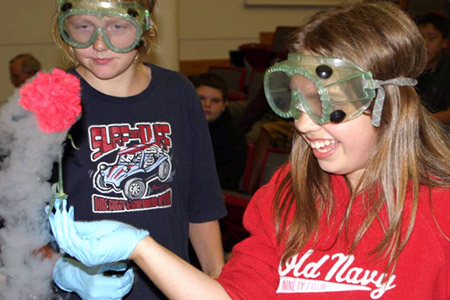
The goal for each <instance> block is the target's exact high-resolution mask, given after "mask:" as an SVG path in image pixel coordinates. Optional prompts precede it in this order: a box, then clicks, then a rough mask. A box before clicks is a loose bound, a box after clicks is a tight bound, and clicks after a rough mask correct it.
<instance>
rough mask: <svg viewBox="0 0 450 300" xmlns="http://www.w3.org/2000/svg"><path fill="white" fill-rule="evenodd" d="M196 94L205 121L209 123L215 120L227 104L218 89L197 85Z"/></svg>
mask: <svg viewBox="0 0 450 300" xmlns="http://www.w3.org/2000/svg"><path fill="white" fill-rule="evenodd" d="M197 94H198V96H199V97H200V100H201V101H202V107H203V111H204V112H205V117H206V121H208V123H209V122H213V121H215V120H217V119H218V118H219V117H220V115H221V114H222V112H224V111H225V108H226V106H227V101H226V99H224V97H223V95H222V92H221V91H220V90H219V89H216V88H213V87H210V86H206V85H201V86H199V87H197Z"/></svg>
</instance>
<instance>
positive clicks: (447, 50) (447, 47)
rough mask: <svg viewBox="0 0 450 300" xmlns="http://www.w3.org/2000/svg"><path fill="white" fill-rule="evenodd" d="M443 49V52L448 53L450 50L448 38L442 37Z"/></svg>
mask: <svg viewBox="0 0 450 300" xmlns="http://www.w3.org/2000/svg"><path fill="white" fill-rule="evenodd" d="M443 50H444V52H445V53H449V52H450V40H449V39H448V38H445V39H444V46H443Z"/></svg>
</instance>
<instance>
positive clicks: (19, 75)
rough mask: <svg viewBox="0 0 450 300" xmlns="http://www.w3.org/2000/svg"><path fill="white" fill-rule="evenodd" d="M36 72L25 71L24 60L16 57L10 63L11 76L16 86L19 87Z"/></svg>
mask: <svg viewBox="0 0 450 300" xmlns="http://www.w3.org/2000/svg"><path fill="white" fill-rule="evenodd" d="M33 75H34V74H28V73H25V72H24V71H23V70H22V60H20V59H16V60H14V61H13V62H11V63H10V64H9V78H10V79H11V83H12V84H13V85H14V86H15V87H19V86H21V85H22V84H24V83H25V81H26V80H27V79H28V78H30V77H32V76H33Z"/></svg>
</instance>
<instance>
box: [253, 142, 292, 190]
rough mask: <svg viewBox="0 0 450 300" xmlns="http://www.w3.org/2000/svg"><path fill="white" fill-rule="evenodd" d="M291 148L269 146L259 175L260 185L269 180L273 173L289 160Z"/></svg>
mask: <svg viewBox="0 0 450 300" xmlns="http://www.w3.org/2000/svg"><path fill="white" fill-rule="evenodd" d="M289 153H290V150H289V149H279V148H273V147H270V148H267V151H266V154H265V157H264V162H263V165H262V168H261V173H260V177H259V186H263V185H265V184H266V183H268V182H269V180H270V178H272V175H273V174H274V173H275V172H276V171H277V170H278V169H279V168H280V167H281V166H283V165H284V164H286V163H287V162H288V160H289Z"/></svg>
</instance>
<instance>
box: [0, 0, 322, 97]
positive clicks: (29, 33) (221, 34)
mask: <svg viewBox="0 0 450 300" xmlns="http://www.w3.org/2000/svg"><path fill="white" fill-rule="evenodd" d="M159 1H173V3H175V5H178V16H179V17H178V20H173V26H178V39H175V42H174V43H175V44H174V45H173V47H177V48H178V53H179V54H178V56H179V59H180V60H182V61H183V60H208V59H212V60H214V59H220V60H224V59H227V58H228V51H229V50H232V49H237V47H238V46H239V45H241V44H243V43H249V42H258V41H259V33H260V32H270V31H274V30H275V28H276V26H277V25H289V26H293V25H294V26H298V25H300V24H301V23H303V22H304V20H305V18H307V17H309V16H310V15H312V14H313V13H315V12H317V11H318V10H320V9H323V7H308V6H293V7H254V6H252V7H247V6H245V5H244V0H226V1H224V0H159ZM55 3H56V0H47V1H43V0H38V1H36V0H16V1H4V3H3V6H2V11H1V17H0V28H1V29H2V35H0V101H6V100H7V99H8V98H9V96H10V95H11V94H12V92H13V86H12V85H11V83H10V81H9V70H8V62H9V60H10V59H11V58H12V57H13V56H15V55H16V54H18V53H22V52H30V53H31V54H33V55H34V56H36V58H38V59H39V60H40V61H41V63H42V66H43V68H44V69H46V70H48V69H51V68H53V67H66V66H67V63H64V61H63V60H62V58H61V55H60V53H59V51H58V49H57V48H56V46H54V44H53V40H52V38H51V35H50V32H51V28H50V27H51V18H52V16H53V13H54V11H55ZM166 5H167V4H163V3H162V2H161V3H160V10H159V12H158V20H159V21H160V23H161V24H164V23H165V22H162V21H161V20H162V19H164V17H168V18H170V19H174V18H173V14H172V15H171V14H165V13H164V8H165V7H172V6H170V5H169V6H166ZM164 31H165V30H164V28H160V32H161V33H162V32H164ZM169 32H170V31H169ZM161 38H163V37H161ZM177 42H178V44H177ZM161 44H163V43H161ZM165 47H170V45H165ZM156 53H157V54H156V57H155V59H156V60H157V61H158V56H164V51H157V52H156ZM160 61H161V62H164V59H160ZM162 64H164V63H162Z"/></svg>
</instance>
